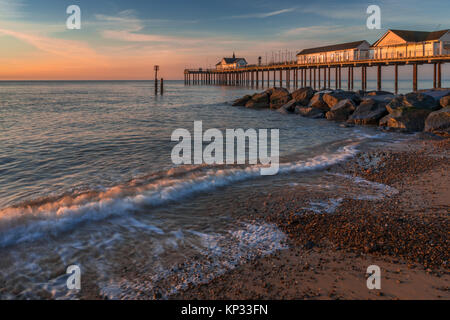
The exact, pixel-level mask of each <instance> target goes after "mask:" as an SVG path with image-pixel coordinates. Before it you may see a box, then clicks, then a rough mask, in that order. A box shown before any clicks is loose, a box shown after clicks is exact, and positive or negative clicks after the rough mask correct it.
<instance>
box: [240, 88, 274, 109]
mask: <svg viewBox="0 0 450 320" xmlns="http://www.w3.org/2000/svg"><path fill="white" fill-rule="evenodd" d="M245 107H246V108H254V109H264V108H269V107H270V99H269V94H268V93H267V92H262V93H255V94H254V95H253V96H252V98H251V99H250V100H249V101H248V102H247V103H246V104H245Z"/></svg>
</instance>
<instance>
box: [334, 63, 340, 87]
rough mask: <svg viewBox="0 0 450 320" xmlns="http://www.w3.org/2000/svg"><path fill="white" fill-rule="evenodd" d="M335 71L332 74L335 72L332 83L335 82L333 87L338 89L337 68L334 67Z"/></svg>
mask: <svg viewBox="0 0 450 320" xmlns="http://www.w3.org/2000/svg"><path fill="white" fill-rule="evenodd" d="M334 69H335V70H334V72H335V75H334V82H335V87H336V89H338V88H339V87H338V67H335V68H334Z"/></svg>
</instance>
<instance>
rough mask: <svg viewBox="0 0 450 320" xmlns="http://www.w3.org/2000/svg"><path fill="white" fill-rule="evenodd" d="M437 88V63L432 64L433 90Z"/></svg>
mask: <svg viewBox="0 0 450 320" xmlns="http://www.w3.org/2000/svg"><path fill="white" fill-rule="evenodd" d="M436 88H437V63H436V62H435V63H433V89H436Z"/></svg>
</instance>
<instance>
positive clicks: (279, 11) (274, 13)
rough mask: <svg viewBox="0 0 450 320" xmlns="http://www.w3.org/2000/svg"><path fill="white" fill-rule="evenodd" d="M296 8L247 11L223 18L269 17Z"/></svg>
mask: <svg viewBox="0 0 450 320" xmlns="http://www.w3.org/2000/svg"><path fill="white" fill-rule="evenodd" d="M296 9H297V8H288V9H281V10H276V11H271V12H263V13H249V14H243V15H236V16H230V17H225V19H247V18H259V19H264V18H269V17H273V16H278V15H280V14H284V13H289V12H293V11H295V10H296Z"/></svg>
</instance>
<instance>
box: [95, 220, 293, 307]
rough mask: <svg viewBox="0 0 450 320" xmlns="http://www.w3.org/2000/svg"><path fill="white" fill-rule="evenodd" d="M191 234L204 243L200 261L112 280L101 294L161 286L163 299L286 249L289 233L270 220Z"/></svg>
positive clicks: (128, 295)
mask: <svg viewBox="0 0 450 320" xmlns="http://www.w3.org/2000/svg"><path fill="white" fill-rule="evenodd" d="M190 233H191V234H194V235H196V236H197V237H198V238H199V239H200V242H201V244H202V247H201V248H199V252H200V257H199V259H198V260H195V261H188V262H186V264H185V265H184V266H183V267H182V268H175V269H171V270H167V269H166V270H155V271H156V274H154V275H148V274H145V275H144V276H143V279H137V280H127V279H123V277H121V278H120V279H110V280H109V281H108V282H107V283H103V284H100V286H101V288H100V291H101V294H102V295H103V296H105V297H107V298H108V299H135V298H137V297H139V296H140V294H141V293H146V294H148V293H149V292H152V290H153V289H154V288H155V287H156V286H158V290H159V291H160V293H161V294H162V296H161V298H163V299H164V298H168V297H169V296H170V295H173V294H176V293H177V292H179V291H182V290H184V289H186V288H187V287H188V286H189V285H198V284H202V283H207V282H209V281H211V280H212V279H214V278H216V277H217V276H219V275H221V274H223V273H225V272H226V271H228V270H231V269H234V268H236V267H237V266H238V265H240V264H241V263H245V262H247V261H249V260H251V259H254V258H256V257H261V256H265V255H268V254H271V253H274V252H276V251H278V250H282V249H286V248H287V243H286V239H287V237H286V235H285V234H284V233H283V232H281V231H280V230H279V229H278V228H277V226H275V225H273V224H267V223H253V224H250V223H243V224H242V228H239V229H236V230H231V231H229V232H228V234H215V233H213V234H206V233H203V232H198V231H192V230H191V231H190ZM168 278H170V279H171V282H170V285H169V286H168V287H159V284H160V282H161V281H162V280H164V279H168ZM174 279H175V280H174Z"/></svg>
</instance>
